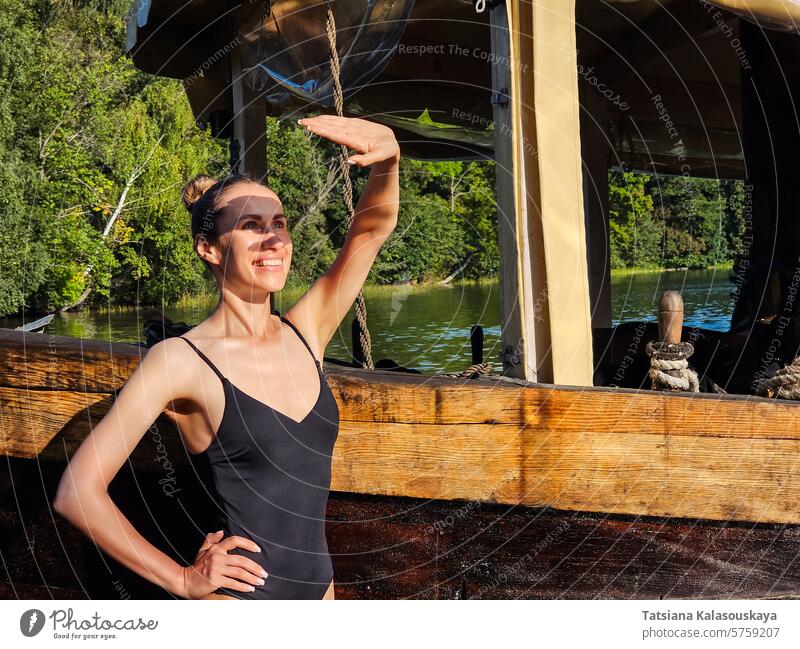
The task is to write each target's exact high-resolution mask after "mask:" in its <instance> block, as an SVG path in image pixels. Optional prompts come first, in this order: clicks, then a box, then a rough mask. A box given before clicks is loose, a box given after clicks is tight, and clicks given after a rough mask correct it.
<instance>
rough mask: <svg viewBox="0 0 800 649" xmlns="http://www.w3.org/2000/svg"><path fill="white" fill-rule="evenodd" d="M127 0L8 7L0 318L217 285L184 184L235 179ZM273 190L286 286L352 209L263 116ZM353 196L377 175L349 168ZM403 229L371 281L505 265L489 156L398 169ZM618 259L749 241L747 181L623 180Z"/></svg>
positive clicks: (638, 262)
mask: <svg viewBox="0 0 800 649" xmlns="http://www.w3.org/2000/svg"><path fill="white" fill-rule="evenodd" d="M128 7H129V2H123V1H122V0H77V1H72V2H68V1H63V0H59V1H58V2H56V0H35V1H24V0H0V249H2V251H3V255H4V262H3V264H2V266H0V312H2V313H4V314H8V313H14V312H18V311H19V310H20V309H23V308H27V309H41V310H45V309H47V310H50V309H52V308H69V307H72V306H73V305H76V304H81V303H85V304H87V305H89V306H91V305H96V304H98V303H99V302H100V301H102V302H104V303H107V304H109V305H114V304H133V303H140V304H141V303H150V304H161V303H162V302H165V301H168V302H173V303H177V302H179V301H181V300H182V299H184V298H185V297H186V296H188V295H191V294H205V293H209V292H210V293H212V294H213V291H214V284H213V280H212V278H211V277H210V275H209V273H208V271H207V269H206V268H205V266H204V265H203V264H202V262H200V260H199V259H198V258H197V256H196V254H195V253H194V251H193V249H192V242H191V235H190V218H189V215H188V213H187V212H186V210H185V209H184V208H183V206H182V204H181V202H180V198H179V193H180V190H181V188H182V186H183V184H184V183H185V182H186V180H188V179H189V178H191V177H192V176H194V175H196V174H198V173H201V172H202V173H208V174H211V175H214V176H222V175H224V174H226V173H227V169H228V150H227V142H223V141H219V140H215V139H213V138H212V137H211V136H210V134H209V133H208V132H204V131H201V130H199V129H198V128H197V126H196V125H195V122H194V118H193V116H192V112H191V109H190V107H189V103H188V101H187V99H186V95H185V93H184V91H183V88H182V86H181V84H180V83H179V82H178V81H175V80H169V79H163V78H155V77H152V76H150V75H146V74H144V73H142V72H140V71H139V70H137V69H136V68H135V67H134V66H133V64H132V62H131V61H130V60H129V59H128V58H127V57H126V56H125V55H124V47H125V25H124V21H123V17H124V16H125V14H126V12H127V10H128ZM267 143H268V146H267V150H268V152H269V153H268V160H267V167H268V174H267V182H268V184H269V185H270V186H271V187H272V188H273V189H274V190H275V191H276V192H277V193H278V195H279V196H280V197H281V199H282V201H283V203H284V207H285V209H286V212H287V216H288V217H289V222H290V227H291V228H292V236H293V240H294V255H293V264H292V265H293V272H292V274H291V275H290V282H292V283H302V284H307V283H309V282H311V281H313V280H314V279H315V278H316V277H318V276H319V275H320V274H321V273H322V272H324V271H325V270H326V269H327V268H328V267H329V266H330V264H331V263H332V262H333V260H334V259H335V257H336V254H337V251H338V250H339V249H340V247H341V245H342V243H343V241H344V238H345V236H346V234H347V228H346V222H347V213H346V210H345V207H344V204H343V201H342V183H341V178H340V177H339V170H338V166H337V162H338V160H337V156H338V154H339V148H338V147H337V146H336V145H334V144H333V143H331V142H329V141H327V140H324V139H320V138H317V137H313V136H310V135H308V134H307V133H306V132H305V130H304V129H301V128H299V127H298V126H297V125H296V124H295V123H294V122H288V121H287V122H278V121H276V120H273V119H269V120H268V122H267ZM350 173H351V177H352V179H353V185H354V191H355V197H356V199H357V198H358V195H359V193H360V192H361V191H362V190H363V189H364V187H365V184H366V182H367V179H368V176H369V173H370V171H369V169H359V168H357V167H354V168H353V169H351V170H350ZM400 182H401V209H400V215H399V225H398V227H397V229H396V230H395V232H394V233H393V234H392V236H391V237H390V238H389V240H388V241H387V243H386V244H385V245H384V247H383V248H382V250H381V252H380V254H379V256H378V259H377V260H376V263H375V265H374V267H373V268H372V271H371V274H370V277H369V281H371V282H379V283H392V282H424V281H430V280H438V279H441V278H444V277H447V276H449V275H451V274H453V273H456V272H458V275H459V276H461V277H466V278H483V277H491V276H494V275H496V274H497V272H498V266H499V250H498V237H497V214H496V203H495V197H494V184H495V178H494V164H493V163H491V162H437V163H423V162H419V161H415V160H410V159H403V160H402V162H401V180H400ZM609 198H610V237H611V244H612V262H613V266H614V267H625V266H690V267H698V266H703V265H707V264H710V263H717V262H719V261H725V260H727V259H730V258H731V257H732V256H733V255H735V254H739V253H740V252H741V251H742V237H743V234H744V227H745V224H744V221H743V216H742V212H743V203H744V195H743V191H742V187H741V183H738V184H736V183H721V184H720V183H715V182H713V181H703V180H685V179H682V178H663V177H648V176H644V175H636V174H631V173H621V172H612V173H611V175H610V194H609Z"/></svg>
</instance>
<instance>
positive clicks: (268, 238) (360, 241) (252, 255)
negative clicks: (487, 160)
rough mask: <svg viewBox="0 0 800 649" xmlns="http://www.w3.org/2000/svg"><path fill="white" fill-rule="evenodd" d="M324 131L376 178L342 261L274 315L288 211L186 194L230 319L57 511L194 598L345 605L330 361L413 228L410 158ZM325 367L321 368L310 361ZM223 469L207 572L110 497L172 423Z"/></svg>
mask: <svg viewBox="0 0 800 649" xmlns="http://www.w3.org/2000/svg"><path fill="white" fill-rule="evenodd" d="M301 124H302V125H303V126H305V127H306V128H307V129H308V130H309V131H311V132H312V133H316V134H317V135H320V136H322V137H326V138H328V139H330V140H331V141H333V142H335V143H338V144H341V145H344V146H346V147H348V148H349V149H353V150H354V151H355V154H354V155H352V156H351V158H350V159H351V160H352V161H353V164H358V165H359V166H368V165H372V170H371V173H370V177H369V181H368V183H367V186H366V188H365V190H364V191H363V193H362V194H361V198H360V200H359V202H358V205H357V207H356V211H355V216H354V218H353V221H352V223H351V225H350V228H349V230H348V233H347V237H346V238H345V242H344V245H343V246H342V249H341V251H340V252H339V255H338V256H337V258H336V260H335V261H334V263H333V264H332V265H331V267H330V268H329V269H328V270H327V271H326V272H325V273H324V274H323V275H322V276H321V277H319V278H318V279H317V280H316V281H315V282H314V283H313V284H312V286H311V288H309V289H308V291H306V293H305V294H303V296H302V297H301V298H300V299H299V300H298V301H297V303H296V304H295V305H294V306H293V307H292V308H291V309H289V310H288V311H287V312H286V315H285V316H281V315H279V314H275V313H273V312H272V310H271V308H270V296H271V294H272V293H273V292H275V291H280V290H281V289H282V288H283V287H284V285H285V283H286V279H287V276H288V273H289V269H290V267H291V262H292V238H291V234H290V232H289V230H288V228H287V223H286V216H285V213H284V209H283V205H282V203H281V200H280V198H279V197H278V195H277V194H276V193H275V192H274V191H272V190H271V189H270V188H269V187H266V186H265V185H263V184H261V183H259V182H256V181H255V180H253V179H252V178H250V177H248V176H244V175H235V176H230V177H227V178H224V179H222V180H216V179H214V178H211V177H209V176H205V175H203V176H198V177H196V178H194V179H192V180H191V181H189V182H188V183H187V185H186V187H185V188H184V190H183V193H182V199H183V203H184V205H185V206H186V207H187V209H188V210H189V211H190V213H191V215H192V235H193V238H194V247H195V251H196V252H197V254H198V256H199V257H200V258H201V259H202V260H203V262H204V263H205V264H206V265H207V267H208V268H209V269H210V271H211V273H212V274H213V275H214V278H215V279H216V281H217V286H218V288H219V292H220V299H219V303H218V305H217V308H216V309H215V310H214V312H213V313H212V314H211V315H210V316H209V317H208V318H207V319H206V320H204V321H203V322H201V323H200V324H199V325H197V326H196V327H194V328H193V329H192V330H191V331H190V332H189V335H188V336H187V335H184V336H178V337H177V338H180V339H181V340H180V341H178V339H177V338H168V339H166V340H163V341H161V342H159V343H157V344H156V345H154V346H153V347H152V348H151V349H150V351H149V352H148V353H147V355H146V356H145V358H144V360H143V361H142V362H141V363H140V365H139V367H137V369H136V371H135V372H134V373H133V374H132V375H131V377H130V379H129V380H128V382H127V383H126V384H125V386H124V387H123V389H122V390H121V391H120V392H119V395H118V396H117V398H116V400H115V401H114V404H113V406H112V407H111V409H110V410H109V412H108V414H107V415H106V416H105V417H104V418H103V419H102V420H101V421H100V422H99V423H98V424H97V425H96V426H95V427H94V429H93V430H92V433H91V434H90V435H89V436H88V437H87V438H86V440H85V441H84V442H83V444H82V445H81V447H80V448H79V449H78V451H77V452H76V453H75V455H74V456H73V458H72V460H71V462H70V464H69V466H68V467H67V470H66V471H65V473H64V476H63V478H62V479H61V483H60V484H59V488H58V493H57V494H56V499H55V502H54V509H55V510H56V511H58V512H59V513H61V514H62V515H63V516H65V517H66V518H68V519H69V520H70V521H71V522H72V523H73V524H75V525H77V526H79V527H80V528H81V529H82V530H83V531H84V532H85V533H86V534H88V535H89V536H90V537H91V538H92V539H93V540H94V541H95V543H97V544H98V546H100V547H101V548H102V549H103V550H105V551H106V552H107V553H108V554H110V555H111V556H112V557H114V558H115V559H117V560H118V561H120V562H121V563H123V564H124V565H125V566H126V567H128V568H130V569H132V570H134V571H135V572H137V573H138V574H140V575H142V576H143V577H145V578H147V579H149V580H151V581H153V582H154V583H156V584H158V585H160V586H162V587H163V588H165V589H167V590H169V591H170V592H172V593H174V594H176V595H178V596H181V597H186V598H192V599H203V598H209V599H219V598H228V599H320V598H324V599H332V598H333V568H332V563H331V559H330V555H329V554H328V547H327V542H326V538H325V509H326V503H327V498H328V490H329V487H330V482H331V456H332V452H333V446H334V444H335V441H336V437H337V435H338V429H339V409H338V405H337V403H336V400H335V398H334V396H333V393H332V392H331V390H330V387H329V386H328V383H327V379H326V377H325V373H324V371H323V370H322V366H321V364H320V361H319V360H318V359H321V358H323V355H324V351H325V347H326V346H327V344H328V342H329V341H330V339H331V338H332V336H333V334H334V332H335V331H336V329H337V328H338V326H339V323H340V322H341V321H342V319H343V318H344V316H345V315H346V314H347V311H348V310H349V308H350V307H351V305H352V304H353V302H354V301H355V299H356V296H357V295H358V293H359V291H360V290H361V287H362V285H363V284H364V281H365V280H366V278H367V274H368V273H369V270H370V268H371V266H372V264H373V262H374V261H375V257H376V256H377V254H378V251H379V250H380V248H381V246H382V245H383V243H384V242H385V241H386V239H387V237H388V236H389V235H390V234H391V233H392V231H393V230H394V228H395V226H396V224H397V213H398V208H399V182H398V174H399V158H400V153H399V147H398V145H397V141H396V140H395V137H394V134H393V133H392V131H391V130H390V129H388V128H387V127H385V126H381V125H377V124H373V123H371V122H367V121H365V120H360V119H349V118H342V117H331V116H321V117H315V118H309V119H303V120H301ZM309 356H310V357H311V359H310V360H309ZM161 412H163V413H165V414H166V416H167V417H169V418H170V419H171V420H172V421H174V422H175V424H176V426H177V428H178V430H179V431H180V433H181V436H182V438H183V442H184V444H185V446H186V448H187V449H188V450H189V452H190V453H193V454H200V453H203V454H205V455H206V456H207V457H208V459H209V462H210V465H211V468H212V472H213V475H214V483H215V485H216V487H217V491H218V492H219V496H220V500H221V503H222V508H223V514H224V517H225V526H224V529H222V530H219V531H217V532H212V533H210V534H207V535H206V537H205V539H204V541H203V543H202V545H201V547H200V549H199V551H198V553H197V556H196V557H195V559H194V562H193V564H192V565H189V566H181V565H179V564H178V563H176V562H175V561H174V560H172V559H171V558H170V557H168V556H167V555H165V554H164V553H162V552H161V551H159V550H158V549H157V548H155V547H154V546H153V545H151V544H150V543H149V542H148V541H147V540H146V539H144V537H142V536H141V535H140V534H139V533H138V532H137V531H136V530H135V529H134V528H133V526H132V525H131V524H130V522H129V521H128V520H127V519H126V518H125V517H124V515H123V514H122V513H121V512H120V510H119V509H118V508H117V507H116V506H115V505H114V503H113V502H112V500H111V498H110V497H109V495H108V484H109V482H110V481H111V480H112V479H113V477H114V475H115V474H116V473H117V471H118V470H119V468H120V467H121V466H122V464H123V463H124V462H125V461H126V460H127V458H128V456H129V454H130V452H131V450H132V449H133V448H134V447H135V446H136V444H137V443H138V442H139V440H140V439H141V438H142V436H143V434H144V432H145V431H146V430H147V429H148V427H149V426H150V425H151V424H152V422H153V419H154V418H155V416H157V415H158V414H159V413H161Z"/></svg>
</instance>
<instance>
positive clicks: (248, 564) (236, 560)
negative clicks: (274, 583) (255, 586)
mask: <svg viewBox="0 0 800 649" xmlns="http://www.w3.org/2000/svg"><path fill="white" fill-rule="evenodd" d="M228 558H229V559H230V562H229V563H230V565H233V566H238V567H240V568H242V569H244V570H248V571H250V572H251V573H253V574H254V575H255V576H256V577H261V578H262V579H266V578H267V571H266V570H264V568H262V567H261V566H260V565H259V564H257V563H256V562H255V561H253V560H252V559H248V558H247V557H243V556H241V555H238V554H229V555H228Z"/></svg>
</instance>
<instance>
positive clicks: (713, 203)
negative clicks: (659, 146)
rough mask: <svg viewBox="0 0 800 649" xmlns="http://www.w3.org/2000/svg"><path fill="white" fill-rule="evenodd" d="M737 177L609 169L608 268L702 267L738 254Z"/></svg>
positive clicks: (740, 197) (739, 191)
mask: <svg viewBox="0 0 800 649" xmlns="http://www.w3.org/2000/svg"><path fill="white" fill-rule="evenodd" d="M743 203H744V194H743V185H742V183H741V182H740V181H735V182H734V181H716V180H708V179H704V178H685V177H676V176H663V175H662V176H649V175H646V174H637V173H629V172H620V171H611V172H609V217H610V224H609V226H610V227H609V229H610V239H611V264H612V268H634V267H637V268H706V267H708V266H712V265H715V264H720V263H725V262H727V261H730V260H732V259H733V258H735V256H736V255H738V254H741V252H742V250H743V248H742V245H743V244H742V241H743V236H744V216H743Z"/></svg>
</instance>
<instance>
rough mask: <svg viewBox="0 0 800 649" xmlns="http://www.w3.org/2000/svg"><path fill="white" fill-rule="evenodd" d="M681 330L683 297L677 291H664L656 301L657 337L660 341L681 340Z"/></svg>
mask: <svg viewBox="0 0 800 649" xmlns="http://www.w3.org/2000/svg"><path fill="white" fill-rule="evenodd" d="M682 330H683V298H682V297H681V294H680V293H678V292H677V291H665V292H664V295H662V296H661V301H660V302H659V303H658V337H659V338H660V339H661V342H662V343H669V344H671V345H674V344H676V343H679V342H680V341H681V332H682Z"/></svg>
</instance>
